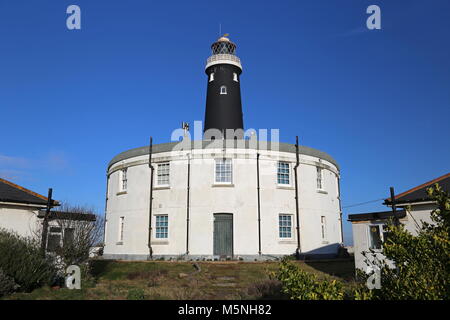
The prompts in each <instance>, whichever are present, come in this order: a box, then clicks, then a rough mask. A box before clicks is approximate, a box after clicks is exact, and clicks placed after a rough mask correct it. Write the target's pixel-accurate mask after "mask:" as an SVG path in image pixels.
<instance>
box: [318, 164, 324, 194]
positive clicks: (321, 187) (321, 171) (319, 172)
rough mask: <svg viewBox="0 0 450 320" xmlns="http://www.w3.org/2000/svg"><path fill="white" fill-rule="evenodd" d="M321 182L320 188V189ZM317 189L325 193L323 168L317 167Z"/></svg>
mask: <svg viewBox="0 0 450 320" xmlns="http://www.w3.org/2000/svg"><path fill="white" fill-rule="evenodd" d="M319 182H320V187H319ZM316 188H317V190H321V191H323V190H324V188H323V168H322V167H319V166H316Z"/></svg>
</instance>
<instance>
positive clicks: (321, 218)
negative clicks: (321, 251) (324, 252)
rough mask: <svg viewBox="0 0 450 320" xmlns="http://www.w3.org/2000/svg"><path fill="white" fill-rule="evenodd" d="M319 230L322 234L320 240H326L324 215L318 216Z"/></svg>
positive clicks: (325, 219)
mask: <svg viewBox="0 0 450 320" xmlns="http://www.w3.org/2000/svg"><path fill="white" fill-rule="evenodd" d="M320 232H321V236H322V241H328V235H327V217H326V216H320Z"/></svg>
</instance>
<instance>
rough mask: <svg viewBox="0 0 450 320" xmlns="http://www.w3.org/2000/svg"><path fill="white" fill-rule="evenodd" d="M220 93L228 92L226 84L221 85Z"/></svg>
mask: <svg viewBox="0 0 450 320" xmlns="http://www.w3.org/2000/svg"><path fill="white" fill-rule="evenodd" d="M220 94H227V87H226V86H221V87H220Z"/></svg>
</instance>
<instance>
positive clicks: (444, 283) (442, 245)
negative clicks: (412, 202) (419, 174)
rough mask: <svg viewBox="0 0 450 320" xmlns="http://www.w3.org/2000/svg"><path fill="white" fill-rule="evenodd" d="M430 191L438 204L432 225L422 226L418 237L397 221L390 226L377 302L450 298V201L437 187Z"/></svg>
mask: <svg viewBox="0 0 450 320" xmlns="http://www.w3.org/2000/svg"><path fill="white" fill-rule="evenodd" d="M427 191H428V195H429V197H430V198H431V199H432V200H434V201H435V202H436V204H437V208H436V209H435V210H433V211H432V212H431V220H432V221H433V223H432V224H429V223H425V222H424V223H423V224H422V225H421V226H419V225H418V227H419V230H418V234H417V235H412V234H411V233H410V232H408V231H407V230H406V229H405V228H404V226H403V225H402V224H400V225H396V224H395V223H394V221H393V220H390V221H389V222H388V224H387V228H386V229H387V240H386V241H385V242H384V243H383V255H384V256H385V259H382V260H381V261H379V263H377V266H378V267H379V269H380V273H381V288H380V289H379V290H374V293H373V294H374V298H375V299H381V300H400V299H415V300H416V299H417V300H435V299H438V300H441V299H444V300H448V299H449V298H450V197H449V194H448V192H445V191H444V190H443V189H442V188H441V187H439V185H437V184H435V185H434V186H433V187H430V188H428V189H427ZM373 254H374V253H372V255H373ZM368 255H369V256H370V255H371V253H369V254H368ZM366 277H367V276H366Z"/></svg>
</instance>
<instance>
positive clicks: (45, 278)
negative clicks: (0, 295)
mask: <svg viewBox="0 0 450 320" xmlns="http://www.w3.org/2000/svg"><path fill="white" fill-rule="evenodd" d="M0 269H2V271H3V273H4V275H6V276H7V277H10V278H12V279H13V280H14V282H15V283H16V284H17V285H19V286H20V288H19V290H20V291H26V292H28V291H31V290H33V289H35V288H38V287H41V286H42V285H49V284H51V281H52V280H53V278H54V275H55V268H54V266H53V261H52V260H51V258H43V257H42V253H41V250H40V245H39V243H38V242H37V241H36V240H33V239H31V238H25V237H21V236H19V235H18V234H16V233H13V232H9V231H7V230H4V229H0Z"/></svg>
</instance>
